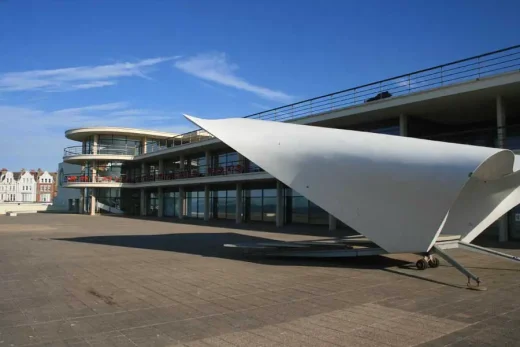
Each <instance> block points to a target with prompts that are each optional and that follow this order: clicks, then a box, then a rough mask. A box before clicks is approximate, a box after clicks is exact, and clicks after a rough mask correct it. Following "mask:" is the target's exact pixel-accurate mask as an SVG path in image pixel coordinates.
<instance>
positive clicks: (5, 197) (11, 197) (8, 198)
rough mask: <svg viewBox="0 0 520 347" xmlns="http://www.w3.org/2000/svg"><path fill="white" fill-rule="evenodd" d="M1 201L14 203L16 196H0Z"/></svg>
mask: <svg viewBox="0 0 520 347" xmlns="http://www.w3.org/2000/svg"><path fill="white" fill-rule="evenodd" d="M0 197H1V199H0V200H1V201H16V195H15V194H1V195H0Z"/></svg>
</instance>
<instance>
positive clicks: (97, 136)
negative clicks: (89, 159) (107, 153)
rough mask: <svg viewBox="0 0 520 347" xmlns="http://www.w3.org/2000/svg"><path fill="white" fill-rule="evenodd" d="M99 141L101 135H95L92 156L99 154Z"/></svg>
mask: <svg viewBox="0 0 520 347" xmlns="http://www.w3.org/2000/svg"><path fill="white" fill-rule="evenodd" d="M98 141H99V135H94V140H93V141H92V154H98Z"/></svg>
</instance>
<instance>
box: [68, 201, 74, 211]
mask: <svg viewBox="0 0 520 347" xmlns="http://www.w3.org/2000/svg"><path fill="white" fill-rule="evenodd" d="M73 201H74V199H69V200H68V203H69V206H68V211H69V212H72V210H73V208H72V207H73Z"/></svg>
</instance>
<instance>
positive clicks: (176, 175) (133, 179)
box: [63, 161, 264, 183]
mask: <svg viewBox="0 0 520 347" xmlns="http://www.w3.org/2000/svg"><path fill="white" fill-rule="evenodd" d="M253 172H264V170H263V169H261V168H260V167H259V166H257V165H256V164H253V163H250V162H247V163H244V162H241V161H233V162H229V163H226V165H214V166H209V167H208V166H207V165H200V166H198V167H187V168H184V169H175V170H165V171H164V172H162V173H161V172H158V171H157V172H153V173H148V174H141V175H138V176H132V175H126V174H121V175H111V176H110V175H109V176H101V175H99V174H97V175H96V176H95V178H96V179H95V180H94V182H93V180H92V176H91V175H89V174H87V173H71V174H66V175H64V176H63V182H64V183H143V182H153V181H171V180H177V179H186V178H196V177H208V176H224V175H236V174H244V173H253Z"/></svg>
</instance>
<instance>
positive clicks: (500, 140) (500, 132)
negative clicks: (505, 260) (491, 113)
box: [497, 95, 509, 242]
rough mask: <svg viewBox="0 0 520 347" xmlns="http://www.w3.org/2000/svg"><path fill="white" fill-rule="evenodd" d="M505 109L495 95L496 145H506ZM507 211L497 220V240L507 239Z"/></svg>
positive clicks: (500, 97) (499, 97) (501, 100)
mask: <svg viewBox="0 0 520 347" xmlns="http://www.w3.org/2000/svg"><path fill="white" fill-rule="evenodd" d="M505 127H506V110H505V106H504V100H503V98H502V96H500V95H499V96H497V147H499V148H504V147H506V128H505ZM507 217H508V213H506V214H505V215H503V216H502V217H500V219H499V220H498V241H499V242H506V241H507V240H508V239H509V228H508V227H509V225H508V218H507Z"/></svg>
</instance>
